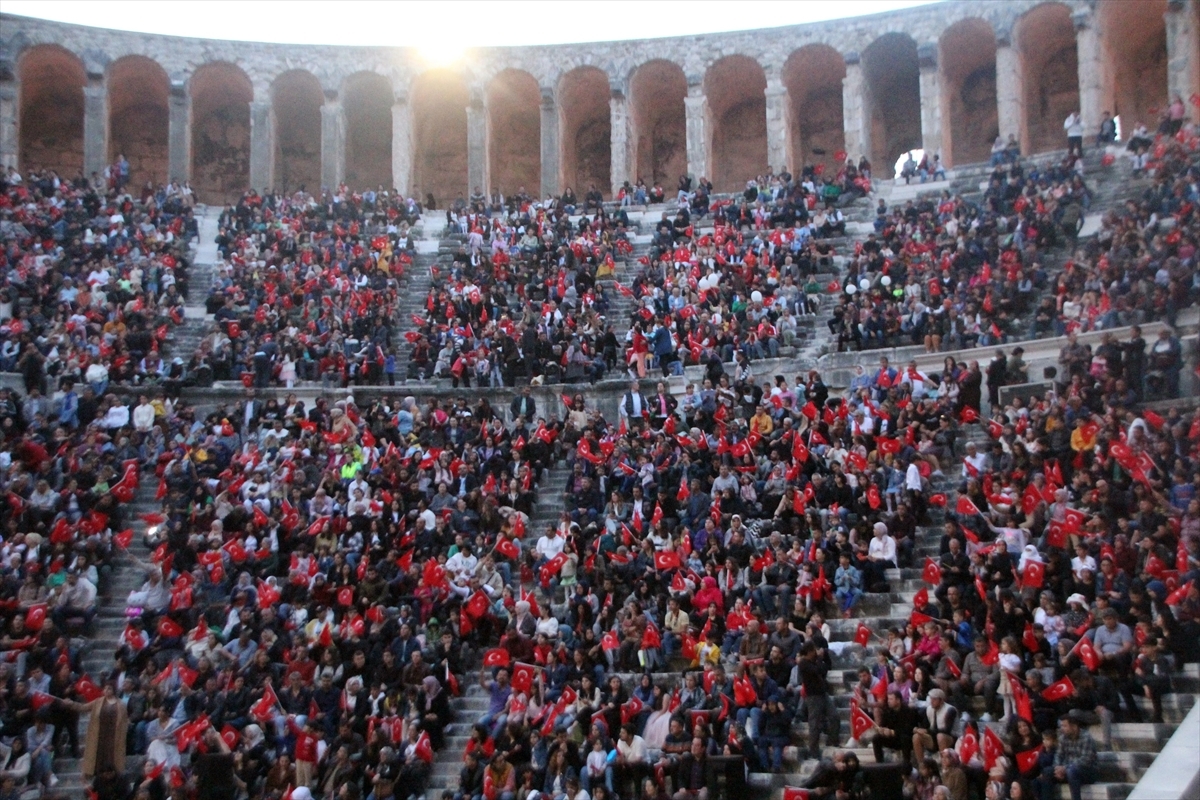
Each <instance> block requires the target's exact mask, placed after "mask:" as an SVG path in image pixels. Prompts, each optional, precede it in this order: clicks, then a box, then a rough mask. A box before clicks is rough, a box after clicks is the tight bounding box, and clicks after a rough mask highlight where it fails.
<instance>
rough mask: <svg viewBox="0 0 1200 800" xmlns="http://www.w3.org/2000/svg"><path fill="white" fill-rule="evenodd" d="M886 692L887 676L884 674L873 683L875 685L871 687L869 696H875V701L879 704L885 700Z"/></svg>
mask: <svg viewBox="0 0 1200 800" xmlns="http://www.w3.org/2000/svg"><path fill="white" fill-rule="evenodd" d="M887 691H888V679H887V674H886V673H885V674H884V676H883V677H882V678H880V679H879V680H877V681H875V685H874V686H872V687H871V694H872V695H874V696H875V699H876V700H878V701H879V702H881V703H882V702H883V701H884V700H886V699H887Z"/></svg>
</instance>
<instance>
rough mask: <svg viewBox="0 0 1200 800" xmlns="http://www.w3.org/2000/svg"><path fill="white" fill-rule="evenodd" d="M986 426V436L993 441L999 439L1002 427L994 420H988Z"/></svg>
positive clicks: (1002, 431)
mask: <svg viewBox="0 0 1200 800" xmlns="http://www.w3.org/2000/svg"><path fill="white" fill-rule="evenodd" d="M987 426H988V435H989V436H991V437H992V438H993V439H999V438H1000V435H1001V434H1002V433H1004V426H1003V425H1001V424H1000V423H999V422H997V421H996V420H994V419H989V420H988V424H987Z"/></svg>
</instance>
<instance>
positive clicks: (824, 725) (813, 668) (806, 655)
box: [797, 641, 838, 758]
mask: <svg viewBox="0 0 1200 800" xmlns="http://www.w3.org/2000/svg"><path fill="white" fill-rule="evenodd" d="M822 655H823V654H822V651H820V650H818V649H817V645H816V644H815V643H814V642H811V641H809V642H805V643H804V644H803V645H802V646H801V648H800V662H799V664H797V667H798V668H799V672H800V683H801V685H803V687H804V705H803V709H804V711H805V713H806V714H807V715H808V757H809V758H820V757H821V734H822V733H825V740H826V742H827V743H828V745H829V746H830V747H837V726H838V716H837V708H835V707H834V704H833V698H832V697H830V696H829V681H828V680H826V678H825V676H826V674H827V673H828V672H829V664H828V663H826V661H825V659H824V658H823V657H822ZM802 755H803V754H802Z"/></svg>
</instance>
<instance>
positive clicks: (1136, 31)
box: [1096, 0, 1170, 136]
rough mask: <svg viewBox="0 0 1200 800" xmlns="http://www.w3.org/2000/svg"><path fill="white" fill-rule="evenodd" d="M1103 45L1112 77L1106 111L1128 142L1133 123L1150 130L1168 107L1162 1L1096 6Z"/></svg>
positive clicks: (1164, 25) (1164, 10) (1152, 0)
mask: <svg viewBox="0 0 1200 800" xmlns="http://www.w3.org/2000/svg"><path fill="white" fill-rule="evenodd" d="M1096 13H1097V14H1098V15H1099V16H1100V22H1101V30H1102V31H1103V32H1104V34H1105V36H1104V38H1105V40H1106V41H1107V43H1108V47H1107V53H1106V55H1107V57H1108V62H1109V69H1110V74H1111V76H1112V79H1113V80H1112V90H1113V97H1112V101H1111V105H1110V104H1108V102H1109V101H1108V99H1107V98H1106V100H1105V102H1106V105H1105V107H1104V108H1103V109H1101V110H1102V111H1110V112H1112V113H1113V114H1114V115H1119V116H1120V117H1121V123H1122V127H1123V128H1124V134H1125V135H1126V136H1128V133H1129V131H1131V130H1133V128H1134V126H1136V125H1137V124H1138V122H1144V123H1145V124H1146V127H1147V128H1149V129H1150V130H1154V128H1155V124H1156V123H1157V114H1156V113H1152V111H1154V110H1158V111H1161V110H1163V109H1165V108H1166V106H1167V103H1168V102H1170V101H1169V98H1168V97H1167V25H1166V20H1165V15H1166V13H1167V0H1141V2H1139V3H1101V4H1099V5H1098V6H1097V8H1096Z"/></svg>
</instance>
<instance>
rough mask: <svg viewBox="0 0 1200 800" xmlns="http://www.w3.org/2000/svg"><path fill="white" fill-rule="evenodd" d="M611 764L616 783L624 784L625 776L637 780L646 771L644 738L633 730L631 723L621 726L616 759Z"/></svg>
mask: <svg viewBox="0 0 1200 800" xmlns="http://www.w3.org/2000/svg"><path fill="white" fill-rule="evenodd" d="M613 766H614V767H615V770H614V771H615V773H616V775H615V776H614V777H615V779H616V782H617V784H618V785H624V783H625V782H626V779H627V778H631V779H632V780H633V781H634V782H636V781H639V780H640V779H641V778H643V777H645V775H646V773H647V771H648V764H647V762H646V740H645V739H643V738H642V737H641V736H638V735H637V733H635V732H634V729H633V726H632V725H622V726H621V734H620V738H619V739H617V761H616V763H615V764H614V765H613Z"/></svg>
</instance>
